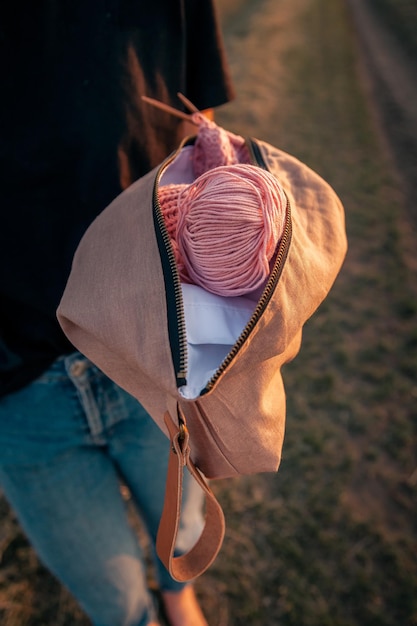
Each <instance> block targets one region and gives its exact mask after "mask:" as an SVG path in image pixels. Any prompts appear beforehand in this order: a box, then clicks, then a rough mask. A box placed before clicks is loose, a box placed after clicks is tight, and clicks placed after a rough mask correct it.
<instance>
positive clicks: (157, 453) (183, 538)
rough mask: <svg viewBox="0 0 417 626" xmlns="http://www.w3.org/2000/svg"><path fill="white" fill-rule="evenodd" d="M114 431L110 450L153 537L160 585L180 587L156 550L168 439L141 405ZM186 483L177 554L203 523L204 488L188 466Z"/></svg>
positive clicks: (166, 588)
mask: <svg viewBox="0 0 417 626" xmlns="http://www.w3.org/2000/svg"><path fill="white" fill-rule="evenodd" d="M139 407H140V405H139ZM141 411H142V415H141ZM113 431H114V433H113V436H112V438H111V441H110V444H109V452H110V454H111V456H112V458H113V459H114V460H115V462H116V463H117V465H118V467H119V469H120V473H121V475H122V476H123V479H124V480H125V482H126V485H127V486H128V487H129V490H130V492H131V494H132V497H133V499H134V501H135V503H136V505H137V507H138V509H139V511H140V513H141V516H142V519H143V521H144V523H145V525H146V528H147V530H148V532H149V535H150V537H151V548H152V549H153V556H154V559H155V565H156V576H157V579H158V584H159V587H160V589H162V590H164V591H179V590H180V589H182V588H183V586H184V584H183V583H178V582H176V581H175V580H173V579H172V578H171V576H170V574H169V573H168V571H167V570H166V568H165V567H164V565H163V564H162V563H161V561H160V560H159V558H158V557H157V555H156V552H155V541H156V534H157V531H158V526H159V520H160V517H161V513H162V508H163V504H164V497H165V482H166V473H167V468H168V455H169V446H170V443H169V440H168V438H167V437H166V436H165V435H164V434H163V433H162V432H161V431H160V429H159V428H158V426H156V424H155V422H154V421H153V420H152V419H151V418H150V417H149V415H148V414H147V413H146V412H145V410H144V409H143V408H142V407H140V409H139V410H138V409H137V408H136V409H135V411H132V412H131V417H130V419H126V420H123V421H120V422H118V423H117V424H115V426H114V427H113ZM183 487H184V489H183V503H182V513H181V518H180V526H179V532H178V539H177V544H176V553H177V554H180V553H183V552H185V551H187V550H189V549H190V548H192V546H193V545H194V543H195V542H196V541H197V539H198V537H199V536H200V533H201V531H202V528H203V524H204V518H203V514H202V511H203V502H204V496H203V492H202V490H201V488H200V487H199V485H198V484H197V483H196V481H195V480H194V479H193V478H192V476H191V475H190V474H189V472H188V470H186V471H185V475H184V486H183Z"/></svg>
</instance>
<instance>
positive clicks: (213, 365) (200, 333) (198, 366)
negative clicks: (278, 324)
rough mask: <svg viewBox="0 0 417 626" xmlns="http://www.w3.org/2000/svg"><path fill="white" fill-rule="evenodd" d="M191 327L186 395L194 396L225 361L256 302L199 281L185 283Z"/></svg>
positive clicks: (183, 389)
mask: <svg viewBox="0 0 417 626" xmlns="http://www.w3.org/2000/svg"><path fill="white" fill-rule="evenodd" d="M182 295H183V303H184V313H185V326H186V331H187V349H188V372H187V385H185V386H184V387H181V388H180V390H179V391H180V393H181V395H182V396H183V397H184V398H189V399H193V398H196V397H198V396H199V394H200V392H201V390H202V389H204V387H205V386H206V384H207V383H208V381H209V380H210V379H211V377H212V376H213V374H214V373H215V372H216V370H217V369H218V368H219V366H220V365H221V364H222V362H223V361H224V359H225V358H226V356H227V355H228V354H229V352H230V350H231V349H232V347H233V345H234V344H235V343H236V341H237V339H238V337H239V336H240V334H241V332H242V331H243V329H244V328H245V326H246V324H247V323H248V322H249V319H250V317H251V315H252V313H253V311H254V308H255V305H256V302H254V301H253V300H251V299H249V298H246V297H244V296H237V297H235V298H226V297H223V296H217V295H215V294H213V293H210V292H208V291H206V290H205V289H202V287H199V286H197V285H187V284H182Z"/></svg>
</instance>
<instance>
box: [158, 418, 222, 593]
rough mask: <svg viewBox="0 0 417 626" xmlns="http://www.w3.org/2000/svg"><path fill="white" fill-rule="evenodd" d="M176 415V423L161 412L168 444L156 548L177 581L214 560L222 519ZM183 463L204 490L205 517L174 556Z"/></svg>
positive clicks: (181, 580)
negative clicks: (186, 547) (182, 550)
mask: <svg viewBox="0 0 417 626" xmlns="http://www.w3.org/2000/svg"><path fill="white" fill-rule="evenodd" d="M178 411H179V409H178ZM178 418H179V426H178V425H177V424H175V423H174V421H173V420H172V418H171V416H170V414H169V413H168V412H167V413H165V416H164V420H165V424H166V426H167V428H168V431H169V435H170V439H171V446H170V453H169V462H168V474H167V482H166V491H165V502H164V509H163V512H162V517H161V521H160V523H159V528H158V535H157V539H156V550H157V553H158V556H159V558H160V559H161V561H162V562H163V564H164V565H165V567H166V568H167V570H168V571H169V573H170V574H171V576H172V577H173V578H174V579H175V580H177V581H179V582H185V581H188V580H191V579H192V578H196V577H197V576H199V575H200V574H202V573H203V572H204V571H205V570H206V569H207V568H208V567H210V565H211V564H212V563H213V561H214V560H215V558H216V556H217V554H218V552H219V550H220V548H221V546H222V543H223V538H224V533H225V521H224V515H223V511H222V508H221V506H220V504H219V503H218V501H217V500H216V497H215V495H214V494H213V492H212V491H211V489H210V487H209V486H208V484H207V481H206V479H205V477H204V476H203V474H201V472H200V471H199V470H198V469H197V468H196V467H195V465H194V463H193V462H192V461H191V459H190V447H189V434H188V430H187V427H186V424H185V418H184V416H183V415H182V414H181V413H180V412H179V413H178ZM185 466H187V468H188V470H189V471H190V473H191V474H192V476H193V477H194V479H195V480H196V481H197V482H198V484H199V485H200V487H201V488H202V489H203V491H204V494H205V503H206V518H205V524H204V528H203V530H202V533H201V535H200V537H199V539H198V541H197V543H196V544H195V545H194V546H193V547H192V548H191V549H190V550H189V552H187V553H185V554H183V555H181V556H174V550H175V543H176V539H177V534H178V527H179V520H180V514H181V501H182V482H183V475H184V469H185Z"/></svg>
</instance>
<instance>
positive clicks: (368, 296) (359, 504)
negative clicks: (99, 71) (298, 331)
mask: <svg viewBox="0 0 417 626" xmlns="http://www.w3.org/2000/svg"><path fill="white" fill-rule="evenodd" d="M387 2H388V0H387ZM219 5H220V8H221V11H222V18H223V21H224V26H225V33H226V41H227V47H228V53H229V58H230V61H231V68H232V73H233V76H234V79H235V84H236V88H237V92H238V99H237V101H236V102H235V103H233V104H230V105H227V106H226V107H224V108H223V109H222V110H221V111H220V112H219V114H218V120H219V122H220V123H222V124H223V125H225V126H227V127H228V128H230V129H231V130H233V131H234V132H237V133H241V134H250V135H254V136H257V137H259V138H261V139H265V140H267V141H269V142H270V143H273V144H275V145H277V146H279V147H281V148H282V149H284V150H286V151H288V152H290V153H292V154H294V155H295V156H297V157H298V158H300V159H301V160H303V161H305V162H306V163H307V164H308V165H310V167H312V168H313V169H315V170H316V171H318V172H319V173H320V174H321V175H322V176H323V177H324V178H325V179H326V180H328V181H329V182H330V183H331V184H332V185H333V187H334V188H335V189H336V191H337V192H338V194H339V196H340V197H341V199H342V201H343V203H344V205H345V208H346V219H347V231H348V237H349V243H350V248H349V253H348V256H347V259H346V262H345V265H344V267H343V270H342V272H341V274H340V276H339V278H338V279H337V281H336V284H335V286H334V288H333V290H332V292H331V294H330V296H329V297H328V299H327V300H326V301H325V303H324V304H323V305H322V307H321V308H320V309H319V311H318V312H317V313H316V314H315V315H314V316H313V318H312V319H311V320H310V321H309V322H308V323H307V325H306V328H305V332H304V340H303V347H302V350H301V353H300V355H299V356H298V357H297V359H296V360H295V361H294V362H293V363H291V364H289V365H288V366H287V367H286V368H285V371H284V377H285V383H286V389H287V396H288V417H287V428H286V440H285V444H284V453H283V460H282V465H281V468H280V470H279V472H278V473H277V474H266V475H257V476H249V477H241V478H240V479H238V480H226V481H220V482H217V483H214V488H215V490H216V493H217V494H218V497H219V498H220V500H221V502H222V504H223V507H224V510H225V514H226V520H227V535H226V539H225V542H224V546H223V549H222V551H221V553H220V555H219V557H218V559H217V560H216V562H215V564H214V565H213V566H212V567H211V569H210V570H209V571H208V572H207V573H206V574H205V575H204V576H203V577H202V578H201V579H199V581H198V582H197V587H198V591H199V594H200V597H201V599H202V602H203V605H204V608H205V611H206V613H207V615H208V617H209V623H210V625H211V626H260V625H262V626H278V625H279V626H358V625H361V626H416V625H417V559H416V554H417V550H416V548H417V525H416V517H415V510H416V489H417V471H416V468H417V449H416V441H417V432H416V430H417V420H416V412H417V411H416V406H417V402H416V400H417V384H416V377H415V373H416V371H417V354H416V347H417V333H416V330H415V329H416V327H417V325H416V313H417V294H416V289H417V281H416V280H415V278H416V266H415V261H414V256H415V253H414V250H415V224H414V223H413V222H412V221H410V218H409V216H408V214H407V212H406V210H405V208H404V199H403V196H402V193H401V188H400V184H399V182H398V179H397V177H396V175H395V172H394V170H393V167H392V163H391V161H390V158H389V156H388V155H387V153H386V149H385V144H384V143H383V142H382V141H381V134H380V132H379V131H378V129H377V127H376V123H375V120H374V117H373V113H372V111H373V109H372V107H371V106H370V104H369V102H368V99H367V98H368V96H367V93H368V92H367V91H366V89H364V86H363V82H362V79H363V73H362V71H361V70H360V65H359V59H358V53H357V47H356V44H355V33H354V32H353V30H352V24H351V20H350V15H349V12H348V9H347V6H346V3H345V2H343V0H280V2H279V3H277V1H276V0H257V1H256V2H255V1H254V0H252V1H250V0H221V2H219ZM414 36H415V35H414ZM2 507H3V508H2V509H1V510H0V519H1V520H2V524H3V525H2V530H1V531H0V532H1V534H0V555H2V561H1V565H2V568H1V570H0V623H1V624H4V626H49V624H51V625H52V624H53V625H54V626H64V625H65V626H66V625H69V624H72V625H75V624H77V625H79V626H84V625H86V624H87V623H88V622H87V621H86V619H85V618H84V617H83V616H82V614H81V612H80V611H79V610H78V609H77V608H76V605H75V603H74V602H73V600H72V599H71V598H70V597H69V596H68V594H67V593H66V591H65V590H64V589H62V588H61V587H60V586H59V584H58V583H57V582H56V581H54V579H53V578H52V577H51V576H50V575H49V574H48V573H47V572H46V571H45V570H44V569H43V568H42V566H41V565H40V564H39V563H38V561H37V559H36V556H35V555H34V553H33V551H32V550H31V549H30V548H29V547H28V545H27V543H26V541H25V539H24V537H23V536H22V534H21V532H20V530H19V528H18V526H17V525H16V522H15V521H14V520H13V517H12V515H11V513H10V511H9V510H8V509H7V506H6V504H5V503H4V502H3V503H2Z"/></svg>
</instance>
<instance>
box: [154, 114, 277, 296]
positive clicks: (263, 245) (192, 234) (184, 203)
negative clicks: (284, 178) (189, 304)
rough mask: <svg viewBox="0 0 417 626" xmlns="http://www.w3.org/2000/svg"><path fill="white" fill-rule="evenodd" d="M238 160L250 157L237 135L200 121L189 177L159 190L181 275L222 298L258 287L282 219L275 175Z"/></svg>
mask: <svg viewBox="0 0 417 626" xmlns="http://www.w3.org/2000/svg"><path fill="white" fill-rule="evenodd" d="M239 158H242V159H243V160H245V161H247V159H248V158H249V154H248V152H247V149H246V146H245V144H244V140H243V139H242V138H240V137H237V136H236V135H232V134H231V133H228V132H226V131H224V130H223V129H221V128H219V127H217V126H216V125H215V124H214V123H213V122H210V123H209V124H204V125H202V126H200V129H199V134H198V137H197V140H196V143H195V146H194V150H193V166H194V170H195V173H196V176H197V178H196V179H195V181H194V182H193V183H192V184H191V185H176V184H170V185H165V186H161V187H160V188H159V202H160V205H161V209H162V213H163V215H164V219H165V223H166V226H167V230H168V234H169V235H170V237H171V241H172V245H173V250H174V254H175V258H176V261H177V265H178V271H179V274H180V277H181V280H182V281H183V282H188V283H194V284H196V285H200V286H201V287H204V288H205V289H207V290H208V291H211V292H212V293H215V294H218V295H222V296H237V295H243V294H245V293H249V292H250V291H253V290H254V289H257V288H258V287H260V286H261V285H262V284H263V282H264V281H265V280H266V279H267V277H268V275H269V272H270V268H269V262H270V260H271V258H272V256H273V255H274V252H275V250H276V247H277V244H278V242H279V240H280V238H281V237H282V231H283V227H284V221H285V211H286V203H287V201H286V196H285V193H284V191H283V189H282V187H281V185H280V184H279V182H278V181H277V179H276V178H275V177H274V176H272V174H270V173H269V172H267V171H266V170H263V169H262V168H260V167H257V166H254V165H249V164H247V163H246V162H245V163H243V164H241V163H239V162H238V159H239ZM219 161H220V166H219V165H218V162H219ZM197 172H200V174H197Z"/></svg>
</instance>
